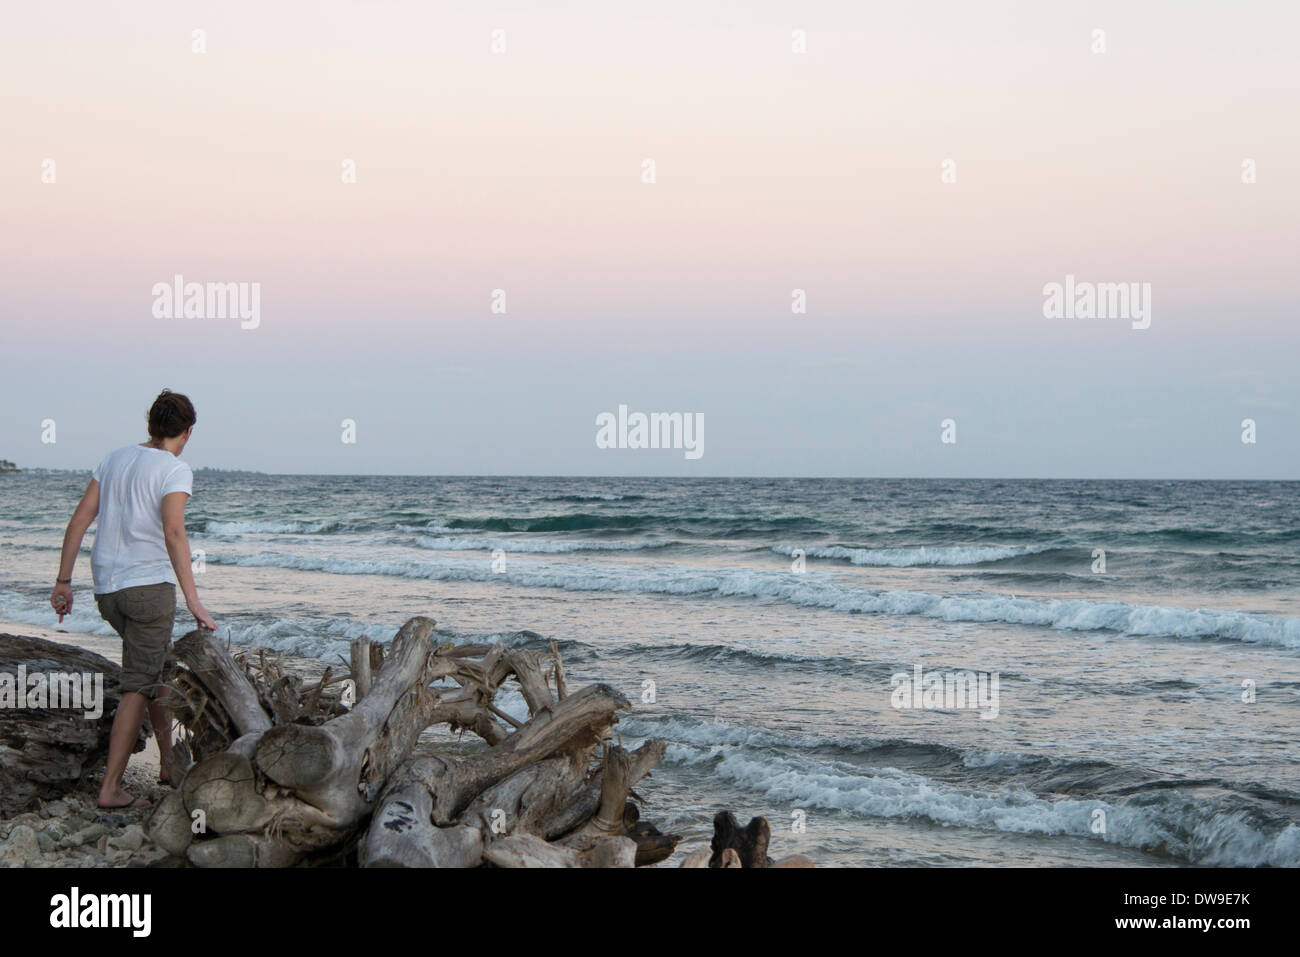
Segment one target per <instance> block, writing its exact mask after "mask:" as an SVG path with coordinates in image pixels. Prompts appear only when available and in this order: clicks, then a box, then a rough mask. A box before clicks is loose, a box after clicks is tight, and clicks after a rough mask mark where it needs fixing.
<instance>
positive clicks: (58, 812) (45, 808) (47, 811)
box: [40, 801, 68, 819]
mask: <svg viewBox="0 0 1300 957" xmlns="http://www.w3.org/2000/svg"><path fill="white" fill-rule="evenodd" d="M67 813H68V805H67V804H66V803H64V802H63V801H51V802H50V803H48V804H42V805H41V811H40V814H41V817H43V818H47V819H48V818H52V817H63V816H64V815H66V814H67Z"/></svg>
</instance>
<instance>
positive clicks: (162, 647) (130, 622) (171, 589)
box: [99, 583, 176, 807]
mask: <svg viewBox="0 0 1300 957" xmlns="http://www.w3.org/2000/svg"><path fill="white" fill-rule="evenodd" d="M105 597H107V598H113V599H115V602H114V603H113V604H115V609H114V610H115V612H116V613H117V614H118V615H120V616H121V619H122V628H121V629H120V633H121V635H122V701H121V703H120V704H119V705H118V708H117V715H116V716H115V717H114V718H113V730H112V732H111V733H110V735H109V739H108V766H107V768H106V769H105V772H104V783H103V786H102V787H101V788H100V792H99V803H100V804H101V805H103V806H120V805H124V804H127V803H128V802H131V795H130V794H128V793H127V792H126V790H125V789H123V787H122V776H123V775H124V774H125V773H126V765H127V761H128V760H130V757H131V753H132V751H133V750H134V749H135V745H136V742H137V741H138V740H139V736H140V726H141V725H142V724H143V723H144V714H145V708H146V706H147V707H148V710H149V717H150V720H151V721H152V722H153V726H154V734H155V735H156V737H157V739H158V745H159V748H160V749H161V748H162V747H163V746H164V745H165V746H166V748H167V749H168V750H169V751H170V750H171V716H170V715H169V714H168V713H167V710H166V709H165V708H163V706H162V705H161V704H160V703H158V702H157V701H155V700H153V698H154V696H156V695H157V696H161V695H162V692H163V689H164V688H165V684H164V682H165V681H166V678H167V653H168V651H170V649H171V638H172V624H173V621H174V619H175V614H176V589H175V586H174V585H171V584H167V583H163V584H158V585H139V586H135V587H131V588H124V589H122V590H121V591H118V592H113V593H112V595H111V596H105ZM105 604H107V602H106V603H105ZM103 608H104V606H103V604H101V611H103ZM105 617H107V615H106V616H105ZM114 627H115V628H116V627H117V626H116V624H114ZM135 803H136V804H137V806H140V807H145V806H147V805H148V803H149V802H148V801H147V800H145V799H143V798H141V799H139V800H138V802H135Z"/></svg>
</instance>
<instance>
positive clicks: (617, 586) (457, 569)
mask: <svg viewBox="0 0 1300 957" xmlns="http://www.w3.org/2000/svg"><path fill="white" fill-rule="evenodd" d="M207 561H208V563H209V564H235V565H245V566H254V567H262V566H265V567H277V568H295V569H300V570H304V571H320V572H326V573H329V574H336V575H383V576H390V577H400V578H414V579H427V580H431V581H477V582H499V583H502V584H509V585H514V586H523V587H534V588H559V589H564V590H566V591H593V592H616V593H638V594H653V595H678V596H695V597H715V598H741V599H745V598H748V599H755V600H762V601H786V602H789V603H790V604H794V605H800V606H803V607H809V608H823V609H828V610H833V611H839V612H846V613H850V614H852V613H857V614H882V615H916V616H920V617H923V618H935V619H939V620H942V621H961V622H1004V623H1007V624H1021V625H1037V626H1041V627H1045V628H1058V629H1062V630H1066V631H1116V632H1120V633H1122V634H1127V635H1133V636H1139V637H1170V638H1191V639H1219V640H1226V641H1243V642H1252V643H1257V644H1262V645H1270V646H1274V647H1280V648H1287V649H1300V618H1275V617H1269V616H1266V615H1259V614H1254V613H1251V612H1243V611H1221V610H1215V609H1205V608H1198V609H1192V608H1180V607H1168V606H1154V605H1135V604H1130V603H1128V602H1122V601H1088V600H1084V599H1041V598H1020V597H1016V596H1009V595H999V594H989V593H978V594H973V595H937V594H933V593H930V592H922V591H907V590H888V591H878V590H873V589H866V588H859V587H854V586H850V585H846V584H843V583H841V582H839V581H838V580H836V579H835V578H833V577H829V576H827V575H824V574H816V573H812V572H807V573H804V574H794V573H785V572H771V571H753V570H741V569H733V570H721V569H708V568H695V567H690V566H675V565H656V566H652V567H647V568H642V567H629V566H620V565H600V564H596V563H594V562H589V563H583V564H581V565H573V564H567V563H560V564H557V563H548V562H546V561H544V560H537V561H528V562H522V561H520V562H514V563H511V564H510V565H509V566H508V567H507V568H506V569H504V570H503V571H501V572H496V571H494V570H493V568H492V562H491V560H490V558H487V557H486V556H485V557H484V558H483V559H481V560H477V561H475V560H468V559H454V558H447V559H443V560H441V561H438V562H416V561H375V560H368V559H347V558H327V557H322V556H310V555H290V554H285V553H281V552H259V553H257V554H252V555H238V556H229V557H227V556H223V555H220V554H218V555H215V556H214V555H209V556H208V559H207Z"/></svg>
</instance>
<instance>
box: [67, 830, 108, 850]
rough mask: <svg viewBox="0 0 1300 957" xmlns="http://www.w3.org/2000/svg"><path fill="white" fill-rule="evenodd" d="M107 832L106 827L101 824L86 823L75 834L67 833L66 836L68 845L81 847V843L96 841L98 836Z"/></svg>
mask: <svg viewBox="0 0 1300 957" xmlns="http://www.w3.org/2000/svg"><path fill="white" fill-rule="evenodd" d="M107 833H108V828H106V827H104V825H102V824H88V825H86V826H85V827H83V828H82V829H81V830H80V831H78V832H77V833H76V834H72V835H69V837H68V838H67V842H68V846H69V847H81V845H83V844H87V843H93V842H95V841H98V840H99V839H100V837H102V836H103V835H105V834H107Z"/></svg>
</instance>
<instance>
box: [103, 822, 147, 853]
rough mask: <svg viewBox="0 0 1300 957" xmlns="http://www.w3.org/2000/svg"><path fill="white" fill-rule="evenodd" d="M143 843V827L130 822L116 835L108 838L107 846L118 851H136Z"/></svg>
mask: <svg viewBox="0 0 1300 957" xmlns="http://www.w3.org/2000/svg"><path fill="white" fill-rule="evenodd" d="M143 844H144V828H142V827H141V826H140V825H139V824H132V825H130V826H129V827H128V828H127V829H126V830H124V831H123V832H122V833H121V834H119V835H117V836H116V837H111V838H109V839H108V846H109V847H111V848H113V849H115V850H119V851H138V850H140V847H141V846H142V845H143Z"/></svg>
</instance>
